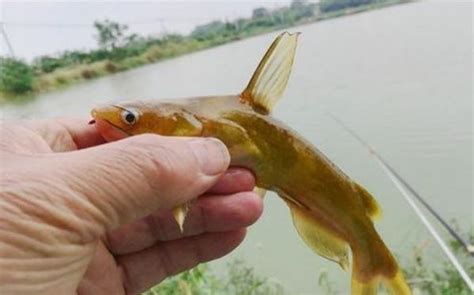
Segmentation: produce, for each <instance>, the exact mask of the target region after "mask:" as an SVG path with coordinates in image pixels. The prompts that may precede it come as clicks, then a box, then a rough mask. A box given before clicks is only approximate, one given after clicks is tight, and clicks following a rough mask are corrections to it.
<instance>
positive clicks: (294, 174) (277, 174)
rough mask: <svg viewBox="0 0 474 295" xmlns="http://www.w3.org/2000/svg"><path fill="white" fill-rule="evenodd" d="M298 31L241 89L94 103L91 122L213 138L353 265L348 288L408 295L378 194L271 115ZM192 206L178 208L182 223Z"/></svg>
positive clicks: (128, 131)
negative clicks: (383, 231) (383, 229)
mask: <svg viewBox="0 0 474 295" xmlns="http://www.w3.org/2000/svg"><path fill="white" fill-rule="evenodd" d="M298 38H299V33H288V32H283V33H281V34H280V35H278V36H277V38H276V39H275V40H274V41H273V43H272V44H271V45H270V47H269V48H268V50H267V51H266V53H265V55H264V56H263V58H262V59H261V61H260V63H259V64H258V66H257V68H256V70H255V72H254V73H253V75H252V77H251V79H250V81H249V82H248V85H247V86H246V87H245V89H244V90H243V91H242V92H241V93H240V94H237V95H218V96H205V97H194V98H183V99H173V100H143V101H129V102H121V103H111V104H108V105H103V106H99V107H96V108H94V109H92V111H91V115H92V117H93V122H96V123H97V122H99V121H100V122H101V124H102V125H105V126H107V127H106V128H111V130H116V131H117V132H121V133H123V134H125V135H126V136H133V135H137V134H143V133H154V134H160V135H164V136H191V137H193V136H195V137H214V138H217V139H219V140H221V141H222V142H223V143H224V144H225V145H226V146H227V148H228V150H229V153H230V155H231V166H236V167H243V168H246V169H248V170H250V171H252V172H253V174H254V175H255V180H256V189H257V192H258V193H259V194H260V195H261V196H262V197H263V196H264V195H265V193H266V191H272V192H275V193H276V194H277V195H278V196H279V197H280V198H281V199H282V200H283V201H284V202H285V203H286V205H287V206H288V208H289V211H290V214H291V217H292V220H293V224H294V227H295V228H296V231H297V233H298V234H299V236H300V237H301V238H302V240H303V241H304V243H306V245H307V246H309V248H310V249H312V250H313V251H314V252H315V253H316V254H319V255H320V256H322V257H324V258H327V259H329V260H332V261H334V262H336V263H338V264H339V265H340V266H341V267H342V269H344V270H347V269H348V268H349V265H350V263H349V254H350V253H352V279H351V293H352V294H353V295H369V294H377V292H378V289H379V287H380V285H383V286H384V287H385V288H386V289H387V290H388V291H389V292H390V293H391V294H396V295H405V294H411V291H410V288H409V286H408V284H407V283H406V281H405V279H404V276H403V272H402V270H401V269H400V268H399V266H398V264H397V262H396V260H395V258H394V256H393V255H392V254H391V252H390V250H389V249H388V248H387V246H386V245H385V243H384V242H383V240H382V238H381V237H380V236H379V234H378V233H377V231H376V229H375V226H374V221H376V220H377V219H378V218H379V217H380V216H381V212H382V210H381V208H380V206H379V205H378V204H377V201H376V200H375V198H374V197H373V196H372V195H371V194H370V193H369V192H368V191H367V190H366V189H365V188H363V187H362V186H361V185H359V184H358V183H357V182H355V181H354V180H352V179H351V178H350V177H349V176H348V175H346V174H345V173H344V172H343V171H342V170H341V169H339V168H338V167H337V166H336V165H335V164H334V163H333V162H331V160H329V158H328V157H326V156H325V155H324V154H323V153H322V152H321V151H319V150H318V149H317V148H316V147H315V146H314V145H313V144H312V143H311V142H309V141H308V140H306V139H305V138H303V137H302V136H301V135H299V134H298V133H297V132H296V131H294V130H293V129H291V128H290V127H289V126H287V125H286V124H285V123H283V122H281V121H279V120H278V119H276V118H274V117H272V116H271V112H272V110H273V109H274V107H275V105H276V103H277V102H278V100H279V99H280V98H281V97H282V96H283V94H284V91H285V89H286V87H287V84H288V81H289V77H290V73H291V70H292V67H293V63H294V58H295V55H296V48H297V43H298ZM189 206H190V204H182V205H180V206H178V207H176V208H175V209H174V210H173V212H174V215H175V218H176V220H177V223H178V225H179V227H180V229H181V230H182V229H183V222H184V220H185V216H186V212H187V210H188V208H189Z"/></svg>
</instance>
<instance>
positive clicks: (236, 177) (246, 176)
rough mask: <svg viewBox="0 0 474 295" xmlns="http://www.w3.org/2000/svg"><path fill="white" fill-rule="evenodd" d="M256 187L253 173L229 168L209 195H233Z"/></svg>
mask: <svg viewBox="0 0 474 295" xmlns="http://www.w3.org/2000/svg"><path fill="white" fill-rule="evenodd" d="M254 187H255V178H254V176H253V174H252V172H250V171H248V170H246V169H243V168H229V169H228V170H227V171H226V173H225V174H224V175H222V176H221V178H220V179H219V181H218V182H217V183H216V184H215V185H214V186H213V187H212V188H211V189H210V190H209V191H208V193H209V194H233V193H236V192H241V191H251V190H253V188H254Z"/></svg>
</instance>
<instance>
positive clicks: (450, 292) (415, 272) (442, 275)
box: [405, 233, 474, 295]
mask: <svg viewBox="0 0 474 295" xmlns="http://www.w3.org/2000/svg"><path fill="white" fill-rule="evenodd" d="M469 240H470V243H471V244H474V233H471V234H470V236H469ZM451 249H453V250H454V252H455V253H456V256H457V257H458V259H459V261H460V262H461V264H462V265H463V267H464V268H465V270H466V271H467V273H468V275H469V276H470V277H471V278H472V277H474V259H473V257H472V256H470V255H469V254H468V253H467V252H466V251H465V249H464V248H462V247H461V245H460V244H459V243H458V242H457V241H451ZM405 272H406V276H407V279H408V281H409V282H410V285H411V286H412V288H413V289H418V290H420V291H422V294H425V293H426V294H432V295H455V294H456V295H468V294H472V293H471V291H470V290H469V288H468V286H467V285H466V283H465V282H464V281H463V279H462V278H461V276H460V275H459V273H458V272H457V270H456V269H455V268H454V266H452V264H451V263H448V262H445V263H443V265H442V266H441V267H440V268H439V267H437V266H436V265H429V264H428V263H427V262H425V260H424V257H423V249H422V248H420V247H418V248H416V249H415V251H414V255H413V261H412V262H411V264H410V265H409V266H408V267H407V268H405Z"/></svg>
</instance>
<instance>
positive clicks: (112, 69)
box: [104, 60, 118, 73]
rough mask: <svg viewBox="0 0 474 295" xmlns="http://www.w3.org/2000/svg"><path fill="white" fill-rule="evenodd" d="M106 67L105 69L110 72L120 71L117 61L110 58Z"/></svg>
mask: <svg viewBox="0 0 474 295" xmlns="http://www.w3.org/2000/svg"><path fill="white" fill-rule="evenodd" d="M104 69H105V71H107V72H109V73H115V72H117V71H118V66H117V65H116V64H115V63H113V62H111V61H110V60H108V61H107V62H106V63H105V65H104Z"/></svg>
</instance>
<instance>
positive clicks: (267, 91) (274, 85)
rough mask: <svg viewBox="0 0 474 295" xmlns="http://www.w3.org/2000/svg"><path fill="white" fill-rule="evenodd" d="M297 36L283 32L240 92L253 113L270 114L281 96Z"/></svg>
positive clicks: (286, 81) (288, 73)
mask: <svg viewBox="0 0 474 295" xmlns="http://www.w3.org/2000/svg"><path fill="white" fill-rule="evenodd" d="M299 34H300V33H293V34H290V33H288V32H284V33H282V34H280V35H279V36H278V37H277V38H276V39H275V41H273V43H272V45H271V46H270V48H269V49H268V50H267V52H266V53H265V55H264V56H263V58H262V60H261V61H260V63H259V65H258V67H257V69H256V70H255V72H254V74H253V76H252V79H250V82H249V84H248V85H247V88H245V90H244V91H243V92H242V94H241V98H242V100H243V101H245V102H247V103H248V104H250V105H251V106H252V107H253V109H254V110H255V111H257V112H259V113H262V114H268V113H270V112H271V110H272V108H273V106H274V105H275V104H276V102H277V101H278V100H279V99H280V97H281V96H282V95H283V92H284V91H285V88H286V85H287V84H288V78H289V77H290V73H291V68H292V66H293V59H294V57H295V52H296V45H297V41H298V35H299Z"/></svg>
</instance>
